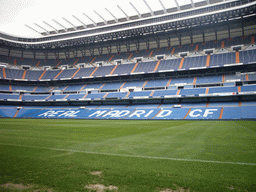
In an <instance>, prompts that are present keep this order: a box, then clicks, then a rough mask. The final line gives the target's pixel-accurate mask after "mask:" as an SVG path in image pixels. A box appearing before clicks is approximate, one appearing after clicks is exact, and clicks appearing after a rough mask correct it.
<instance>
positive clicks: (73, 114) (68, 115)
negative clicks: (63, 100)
mask: <svg viewBox="0 0 256 192" xmlns="http://www.w3.org/2000/svg"><path fill="white" fill-rule="evenodd" d="M79 112H80V111H66V112H65V113H62V114H60V115H58V117H62V116H64V117H70V118H72V117H77V115H76V114H77V113H79Z"/></svg>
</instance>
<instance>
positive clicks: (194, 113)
mask: <svg viewBox="0 0 256 192" xmlns="http://www.w3.org/2000/svg"><path fill="white" fill-rule="evenodd" d="M215 111H218V109H205V111H204V114H203V115H202V113H203V111H202V110H201V109H195V110H192V111H190V113H189V116H190V117H202V116H203V117H205V118H207V117H208V116H209V115H211V117H212V115H213V112H215Z"/></svg>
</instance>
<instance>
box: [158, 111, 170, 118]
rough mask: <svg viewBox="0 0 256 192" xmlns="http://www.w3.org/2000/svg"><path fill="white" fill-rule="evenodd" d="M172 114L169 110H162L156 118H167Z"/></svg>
mask: <svg viewBox="0 0 256 192" xmlns="http://www.w3.org/2000/svg"><path fill="white" fill-rule="evenodd" d="M171 114H172V111H171V110H162V111H161V112H160V113H159V114H158V115H157V116H156V117H167V116H169V115H171Z"/></svg>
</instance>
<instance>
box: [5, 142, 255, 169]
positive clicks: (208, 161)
mask: <svg viewBox="0 0 256 192" xmlns="http://www.w3.org/2000/svg"><path fill="white" fill-rule="evenodd" d="M0 145H9V146H15V147H27V148H35V149H46V150H54V151H66V152H72V153H86V154H95V155H109V156H120V157H135V158H144V159H159V160H171V161H188V162H201V163H218V164H233V165H252V166H255V165H256V163H240V162H228V161H210V160H201V159H178V158H169V157H151V156H139V155H125V154H115V153H101V152H92V151H78V150H72V149H59V148H47V147H35V146H25V145H16V144H8V143H0Z"/></svg>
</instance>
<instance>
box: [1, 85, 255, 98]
mask: <svg viewBox="0 0 256 192" xmlns="http://www.w3.org/2000/svg"><path fill="white" fill-rule="evenodd" d="M250 93H251V94H255V93H256V85H247V86H230V87H210V88H192V89H163V90H150V91H136V92H99V93H81V94H53V95H52V94H39V95H36V94H18V93H16V94H15V93H14V94H4V93H0V100H10V101H11V100H21V101H37V100H44V101H58V100H65V101H69V100H94V99H141V98H168V97H186V96H218V95H220V96H223V95H237V94H250Z"/></svg>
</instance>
